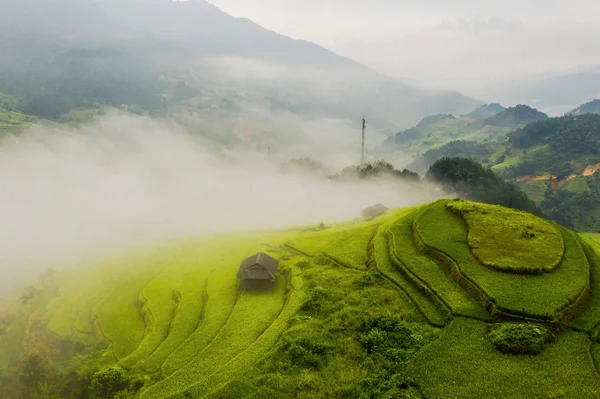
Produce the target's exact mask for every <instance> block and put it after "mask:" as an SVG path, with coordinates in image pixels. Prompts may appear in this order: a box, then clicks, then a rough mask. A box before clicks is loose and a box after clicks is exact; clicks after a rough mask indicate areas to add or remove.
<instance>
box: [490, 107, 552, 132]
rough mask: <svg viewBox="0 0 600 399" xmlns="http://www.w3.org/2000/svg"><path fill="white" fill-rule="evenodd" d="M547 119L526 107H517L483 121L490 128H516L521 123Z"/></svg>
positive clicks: (535, 110) (546, 116)
mask: <svg viewBox="0 0 600 399" xmlns="http://www.w3.org/2000/svg"><path fill="white" fill-rule="evenodd" d="M545 119H548V115H546V114H545V113H543V112H540V111H538V110H537V109H534V108H532V107H530V106H528V105H522V104H521V105H517V106H515V107H510V108H507V109H505V110H504V111H502V112H499V113H497V114H495V115H493V116H490V117H488V118H486V119H485V123H486V124H487V125H491V126H507V127H516V126H518V125H520V124H523V123H529V122H535V121H539V120H545Z"/></svg>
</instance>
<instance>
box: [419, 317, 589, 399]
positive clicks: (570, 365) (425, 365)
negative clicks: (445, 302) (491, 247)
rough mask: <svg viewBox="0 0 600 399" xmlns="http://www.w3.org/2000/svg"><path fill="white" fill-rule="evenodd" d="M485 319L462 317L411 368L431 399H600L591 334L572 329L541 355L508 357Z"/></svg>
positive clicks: (424, 391) (422, 390) (423, 392)
mask: <svg viewBox="0 0 600 399" xmlns="http://www.w3.org/2000/svg"><path fill="white" fill-rule="evenodd" d="M487 336H488V329H487V327H486V325H485V323H482V322H480V321H476V320H469V319H457V320H455V321H453V322H452V324H450V326H448V328H447V329H446V330H444V332H443V334H442V336H441V337H440V339H439V340H438V341H436V342H434V343H433V344H432V345H431V346H429V347H428V348H426V349H425V350H424V351H422V352H421V353H420V354H419V355H418V356H417V358H416V359H414V360H413V362H412V364H411V365H410V367H409V370H408V374H409V375H411V376H413V378H414V379H415V381H416V383H417V384H418V385H419V387H421V392H422V394H423V397H425V398H461V399H470V398H473V399H476V398H477V399H478V398H540V399H541V398H590V399H591V398H597V397H598V396H599V395H600V377H599V376H598V372H597V371H596V369H595V367H594V363H593V362H592V358H591V356H590V347H591V345H592V343H591V341H590V340H589V338H588V337H587V336H586V335H585V334H581V333H576V332H572V331H568V332H566V333H563V334H562V335H561V336H560V337H559V338H558V339H557V340H556V341H555V342H552V343H550V344H548V345H547V347H546V348H544V349H543V351H542V353H541V354H540V355H537V356H531V355H520V356H515V355H505V354H502V353H500V352H498V351H497V350H496V349H494V347H493V345H492V343H491V342H490V341H489V339H488V338H487Z"/></svg>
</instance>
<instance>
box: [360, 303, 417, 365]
mask: <svg viewBox="0 0 600 399" xmlns="http://www.w3.org/2000/svg"><path fill="white" fill-rule="evenodd" d="M359 331H360V335H359V340H360V342H361V343H362V345H363V347H364V348H365V350H366V351H367V353H368V354H369V355H370V356H372V357H375V358H377V359H379V360H384V361H386V360H387V361H391V362H393V363H394V364H397V363H398V362H403V361H406V360H408V359H409V358H410V356H411V355H412V354H413V353H415V352H416V351H417V350H418V349H419V348H420V347H421V346H422V345H423V343H424V342H423V341H425V339H424V336H423V333H421V332H419V331H417V330H415V329H414V328H412V326H410V325H409V324H408V323H406V322H405V321H403V320H402V319H401V318H400V317H398V316H396V315H392V314H379V315H374V316H365V317H364V318H363V319H362V321H361V325H360V327H359Z"/></svg>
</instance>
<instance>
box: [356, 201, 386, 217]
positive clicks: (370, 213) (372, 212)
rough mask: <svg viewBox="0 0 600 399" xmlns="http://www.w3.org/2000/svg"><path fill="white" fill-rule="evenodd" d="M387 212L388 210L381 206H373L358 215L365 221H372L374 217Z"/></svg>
mask: <svg viewBox="0 0 600 399" xmlns="http://www.w3.org/2000/svg"><path fill="white" fill-rule="evenodd" d="M389 210H390V208H388V207H387V206H385V205H383V204H375V205H372V206H370V207H368V208H365V209H363V210H362V212H361V213H360V215H361V216H362V217H364V218H366V219H374V218H376V217H379V216H381V215H384V214H386V213H387V212H388V211H389Z"/></svg>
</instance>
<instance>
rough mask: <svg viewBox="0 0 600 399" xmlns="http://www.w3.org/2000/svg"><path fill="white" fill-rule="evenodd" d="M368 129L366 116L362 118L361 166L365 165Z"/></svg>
mask: <svg viewBox="0 0 600 399" xmlns="http://www.w3.org/2000/svg"><path fill="white" fill-rule="evenodd" d="M366 127H367V121H366V120H365V116H364V115H363V118H362V156H361V158H360V165H361V166H362V165H364V164H365V128H366Z"/></svg>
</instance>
